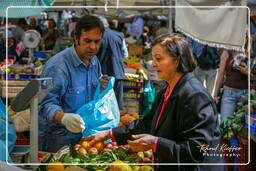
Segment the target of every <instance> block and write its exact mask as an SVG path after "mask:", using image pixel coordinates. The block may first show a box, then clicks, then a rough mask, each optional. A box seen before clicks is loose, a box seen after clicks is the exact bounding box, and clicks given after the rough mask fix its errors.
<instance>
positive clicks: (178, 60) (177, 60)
mask: <svg viewBox="0 0 256 171" xmlns="http://www.w3.org/2000/svg"><path fill="white" fill-rule="evenodd" d="M180 62H181V61H180V57H178V58H176V60H175V65H176V68H178V67H179V65H180Z"/></svg>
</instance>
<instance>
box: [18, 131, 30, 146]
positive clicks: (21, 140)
mask: <svg viewBox="0 0 256 171" xmlns="http://www.w3.org/2000/svg"><path fill="white" fill-rule="evenodd" d="M16 136H17V139H16V144H15V145H29V139H28V138H27V137H25V135H24V134H23V133H22V132H16Z"/></svg>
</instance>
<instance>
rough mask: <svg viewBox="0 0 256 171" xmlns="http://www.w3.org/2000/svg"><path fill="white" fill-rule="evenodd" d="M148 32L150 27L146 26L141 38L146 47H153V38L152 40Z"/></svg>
mask: <svg viewBox="0 0 256 171" xmlns="http://www.w3.org/2000/svg"><path fill="white" fill-rule="evenodd" d="M148 33H149V28H148V27H147V26H144V27H143V33H142V35H141V36H140V39H141V41H142V44H143V46H144V47H145V48H146V49H148V48H150V47H151V40H150V37H149V35H148Z"/></svg>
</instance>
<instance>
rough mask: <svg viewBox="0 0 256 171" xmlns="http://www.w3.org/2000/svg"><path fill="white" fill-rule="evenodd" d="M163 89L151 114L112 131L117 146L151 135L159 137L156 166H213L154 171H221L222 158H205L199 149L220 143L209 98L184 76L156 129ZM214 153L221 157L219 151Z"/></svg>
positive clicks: (195, 81) (191, 75)
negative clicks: (136, 135)
mask: <svg viewBox="0 0 256 171" xmlns="http://www.w3.org/2000/svg"><path fill="white" fill-rule="evenodd" d="M166 88H167V86H166V87H165V89H163V90H162V91H160V93H159V94H158V95H157V97H156V99H155V101H154V104H153V107H152V109H151V111H150V112H149V113H147V114H146V115H145V116H144V117H143V118H141V119H140V120H136V121H134V122H133V123H131V124H129V125H125V126H122V127H119V128H114V129H113V133H114V136H115V138H116V141H117V143H118V144H127V140H129V139H131V135H133V134H140V133H148V134H152V135H154V136H157V137H159V139H158V143H157V151H156V153H154V157H155V160H156V162H157V163H194V164H197V163H212V166H211V165H206V166H203V165H192V166H191V165H190V166H185V165H182V166H177V165H169V166H162V165H161V166H159V167H158V169H157V170H166V171H171V170H182V171H183V170H189V171H195V170H200V171H222V170H224V168H225V166H221V165H220V166H218V165H215V164H216V163H224V160H223V157H220V156H215V157H214V156H211V157H207V155H206V154H205V155H204V154H203V152H202V151H200V148H199V147H198V146H200V145H203V144H205V145H209V147H216V146H217V145H218V144H219V143H220V130H219V125H218V117H217V112H216V107H215V104H214V101H213V99H212V98H211V95H210V94H209V93H208V92H207V90H206V89H205V88H204V87H203V86H202V84H201V83H200V82H199V81H198V80H197V79H196V78H195V76H194V75H193V74H192V73H187V74H185V75H184V76H183V78H182V79H181V80H180V81H179V82H178V84H177V85H176V86H175V88H174V90H173V92H172V94H171V96H170V98H169V100H168V102H167V104H166V107H165V109H164V112H163V115H162V117H161V119H160V121H159V125H158V128H155V125H156V120H157V117H158V114H159V113H160V110H161V107H162V103H163V100H164V93H165V91H166ZM209 153H210V152H209ZM214 153H218V154H219V155H220V154H222V153H221V151H216V152H214Z"/></svg>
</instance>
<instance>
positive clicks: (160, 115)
mask: <svg viewBox="0 0 256 171" xmlns="http://www.w3.org/2000/svg"><path fill="white" fill-rule="evenodd" d="M184 75H185V74H183V75H182V76H181V77H180V78H179V80H178V81H177V82H176V84H175V86H176V85H177V84H178V83H179V82H180V80H181V78H182V77H183V76H184ZM175 86H174V87H173V89H174V88H175ZM173 89H172V90H170V86H168V88H167V89H166V92H165V93H164V102H163V105H162V108H161V111H160V113H159V115H158V118H157V121H156V127H155V129H156V128H157V126H158V123H159V121H160V118H161V117H162V115H163V112H164V108H165V106H166V104H167V101H168V99H169V97H170V96H171V94H172V91H173Z"/></svg>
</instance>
